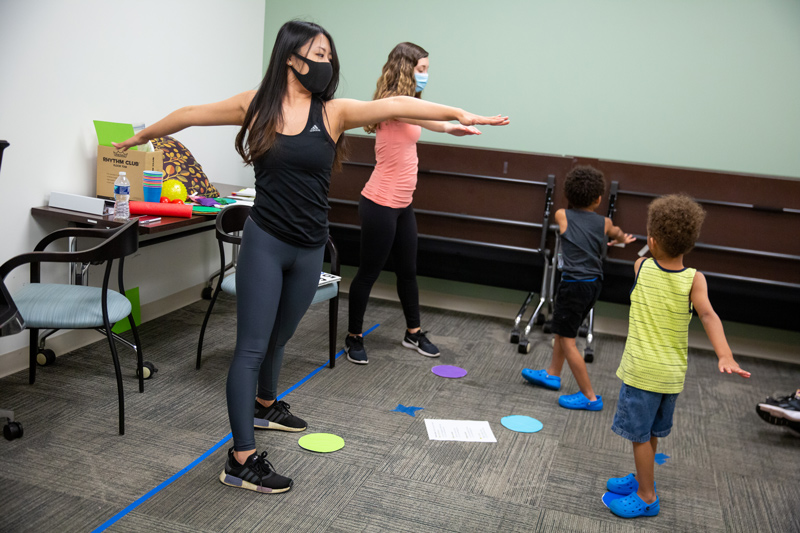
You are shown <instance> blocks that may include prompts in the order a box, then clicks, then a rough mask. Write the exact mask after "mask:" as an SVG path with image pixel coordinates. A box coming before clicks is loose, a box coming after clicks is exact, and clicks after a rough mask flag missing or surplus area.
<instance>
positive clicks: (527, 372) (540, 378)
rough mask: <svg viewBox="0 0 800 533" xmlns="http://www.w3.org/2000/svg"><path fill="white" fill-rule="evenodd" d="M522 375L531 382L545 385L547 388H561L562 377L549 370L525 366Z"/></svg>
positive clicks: (541, 385)
mask: <svg viewBox="0 0 800 533" xmlns="http://www.w3.org/2000/svg"><path fill="white" fill-rule="evenodd" d="M522 377H523V378H525V380H526V381H528V382H529V383H533V384H534V385H538V386H540V387H544V388H545V389H550V390H559V389H560V388H561V378H560V377H559V376H551V375H550V374H548V373H547V370H531V369H530V368H523V369H522Z"/></svg>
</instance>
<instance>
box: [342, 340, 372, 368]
mask: <svg viewBox="0 0 800 533" xmlns="http://www.w3.org/2000/svg"><path fill="white" fill-rule="evenodd" d="M344 353H346V354H347V360H348V361H350V362H351V363H355V364H357V365H366V364H367V363H369V359H367V351H366V350H365V349H364V337H362V336H361V335H356V336H353V335H348V336H347V338H346V339H345V340H344Z"/></svg>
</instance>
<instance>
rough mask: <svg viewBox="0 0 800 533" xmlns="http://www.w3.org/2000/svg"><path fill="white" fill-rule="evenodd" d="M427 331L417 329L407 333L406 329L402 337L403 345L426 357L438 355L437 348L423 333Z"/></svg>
mask: <svg viewBox="0 0 800 533" xmlns="http://www.w3.org/2000/svg"><path fill="white" fill-rule="evenodd" d="M426 333H428V332H427V331H418V332H416V333H409V332H408V330H406V335H405V337H403V346H405V347H406V348H411V349H412V350H416V351H418V352H419V353H421V354H422V355H424V356H426V357H439V348H437V347H436V346H434V345H433V343H432V342H431V341H429V340H428V337H426V336H425V334H426Z"/></svg>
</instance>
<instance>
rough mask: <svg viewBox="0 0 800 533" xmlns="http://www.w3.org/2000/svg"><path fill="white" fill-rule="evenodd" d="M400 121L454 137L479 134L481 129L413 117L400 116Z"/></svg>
mask: <svg viewBox="0 0 800 533" xmlns="http://www.w3.org/2000/svg"><path fill="white" fill-rule="evenodd" d="M400 122H405V123H406V124H416V125H417V126H422V127H423V128H425V129H426V130H430V131H435V132H437V133H448V134H450V135H454V136H456V137H463V136H465V135H480V134H481V131H480V130H479V129H478V128H476V127H475V126H465V125H463V124H453V123H452V122H444V121H441V120H414V119H413V118H401V119H400Z"/></svg>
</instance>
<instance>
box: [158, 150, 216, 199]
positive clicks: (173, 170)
mask: <svg viewBox="0 0 800 533" xmlns="http://www.w3.org/2000/svg"><path fill="white" fill-rule="evenodd" d="M151 142H152V143H153V148H154V149H155V150H161V151H163V152H164V181H167V180H169V179H177V180H180V181H181V183H183V184H184V186H186V191H187V192H188V193H189V194H190V195H192V196H205V197H206V198H217V197H219V192H218V191H217V189H216V187H214V186H213V185H211V183H209V182H208V178H207V177H206V175H205V174H204V173H203V167H201V166H200V163H198V162H197V161H196V160H195V158H194V156H193V155H192V153H191V152H190V151H189V150H188V149H187V148H186V147H185V146H184V145H183V144H181V142H180V141H178V140H176V139H174V138H172V137H159V138H157V139H153V140H152V141H151Z"/></svg>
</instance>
